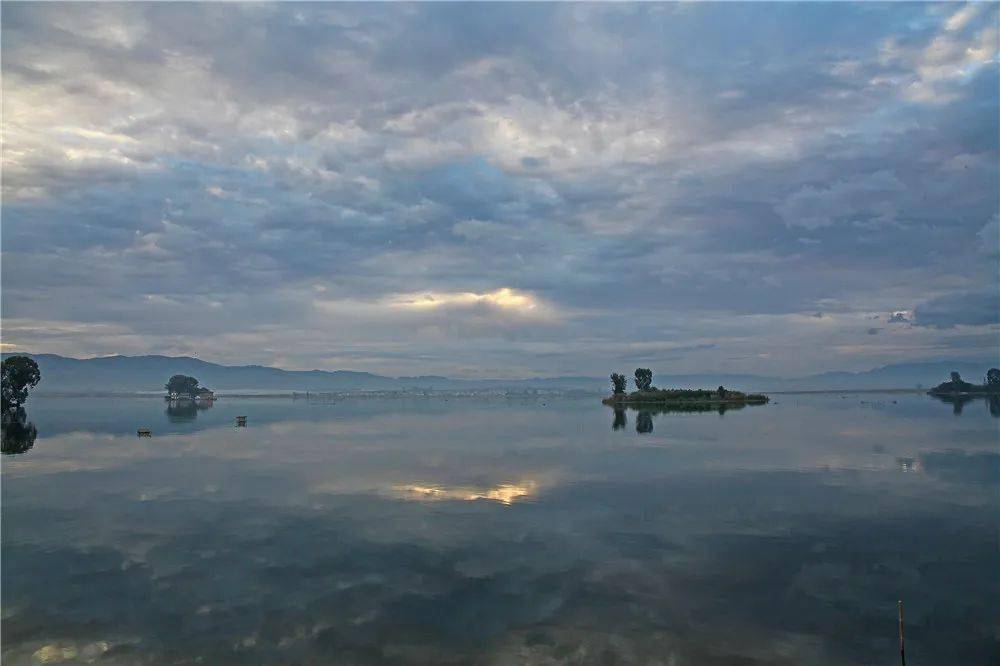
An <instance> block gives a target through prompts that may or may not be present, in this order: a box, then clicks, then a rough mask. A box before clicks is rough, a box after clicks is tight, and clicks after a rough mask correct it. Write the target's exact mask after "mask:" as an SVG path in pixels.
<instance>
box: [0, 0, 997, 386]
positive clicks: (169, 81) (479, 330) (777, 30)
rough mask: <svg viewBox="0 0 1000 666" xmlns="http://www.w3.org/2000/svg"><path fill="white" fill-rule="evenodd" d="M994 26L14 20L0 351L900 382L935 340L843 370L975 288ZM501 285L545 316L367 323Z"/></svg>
mask: <svg viewBox="0 0 1000 666" xmlns="http://www.w3.org/2000/svg"><path fill="white" fill-rule="evenodd" d="M963 11H965V13H964V14H961V16H959V14H960V13H961V12H963ZM956 16H959V18H955V17H956ZM996 19H997V10H996V8H995V7H991V6H986V5H984V6H981V7H978V8H977V9H976V11H974V12H972V11H966V10H965V9H964V8H951V7H948V6H911V5H893V6H885V7H883V6H879V7H874V6H861V5H857V6H855V5H836V6H820V5H808V6H802V7H795V8H791V9H790V8H787V7H785V8H777V7H764V6H758V5H748V6H725V7H722V6H713V5H694V6H688V5H650V6H645V5H643V6H603V5H524V6H518V7H512V6H502V7H501V6H491V5H474V6H463V5H417V6H405V5H368V6H355V5H314V4H305V5H299V4H283V5H259V4H248V5H237V4H230V5H226V6H225V7H223V6H215V5H169V4H152V5H83V4H80V5H56V4H51V5H35V4H12V5H5V6H4V7H3V35H2V36H3V67H4V72H3V74H4V76H3V93H4V100H5V127H4V130H5V136H6V140H5V164H4V182H3V188H4V192H3V194H4V201H3V211H2V212H3V219H4V235H3V285H4V299H3V316H4V333H5V336H4V341H5V343H6V344H13V345H16V346H17V347H20V348H30V349H33V350H35V351H56V352H62V353H71V354H80V355H88V354H96V353H108V352H113V351H129V352H135V353H138V352H144V351H157V352H170V351H177V352H181V351H183V352H185V353H195V354H198V355H202V356H206V357H208V358H211V359H213V360H222V361H239V362H262V363H279V362H280V363H283V364H287V365H289V366H292V367H312V366H314V365H318V366H321V367H335V366H336V364H338V363H342V362H345V361H344V359H345V357H341V356H339V355H338V352H339V350H345V351H344V353H345V354H346V353H347V351H346V350H351V353H352V354H354V355H355V356H354V358H362V357H365V354H366V353H367V357H366V358H365V362H366V363H367V365H366V366H365V367H364V368H360V369H371V370H381V371H387V372H398V373H401V374H409V373H421V372H453V373H467V374H483V373H487V372H490V373H495V372H497V371H500V372H502V373H505V374H522V373H528V374H533V375H534V374H539V373H556V372H573V373H575V372H584V371H586V372H600V373H601V374H603V373H604V371H605V369H606V368H605V366H606V365H607V364H608V363H609V362H611V361H613V360H614V359H616V358H618V357H619V356H620V355H621V353H622V352H621V349H620V348H618V349H616V348H615V346H616V345H620V343H621V341H628V342H630V343H638V344H640V345H643V346H644V347H643V348H644V349H654V350H656V349H662V350H664V353H665V354H666V350H668V349H670V348H673V347H678V346H684V347H686V348H688V350H687V351H685V352H684V353H683V354H682V355H681V356H680V358H679V359H677V357H676V355H669V354H667V355H664V356H661V357H659V358H660V359H661V360H663V362H664V363H667V362H669V364H670V367H664V368H662V370H663V371H668V370H676V371H683V370H695V369H697V370H712V369H714V368H712V367H708V366H711V365H713V364H718V363H720V362H722V361H721V360H719V355H718V354H717V353H715V352H714V351H713V350H714V348H715V347H719V348H726V349H727V350H730V352H731V355H732V356H733V357H740V358H742V359H746V360H743V361H740V363H741V366H740V367H739V368H738V369H739V370H742V371H763V370H767V371H768V372H769V373H781V372H787V373H789V374H792V373H796V372H808V371H813V370H824V369H827V368H828V367H829V364H830V363H831V362H833V361H831V359H830V358H829V356H828V355H827V353H826V352H823V353H820V352H818V351H817V350H820V349H824V350H825V349H831V348H836V349H842V350H843V351H842V352H839V356H838V357H837V359H836V360H835V362H836V364H837V365H838V366H850V367H852V368H854V369H860V368H863V367H866V365H867V364H868V363H869V362H870V361H871V360H872V359H876V358H877V361H876V364H877V363H881V362H883V361H884V360H885V359H886V356H885V355H891V358H893V359H899V358H906V357H911V358H918V357H919V356H920V355H921V354H922V353H923V350H925V349H926V348H927V345H929V344H932V343H936V342H935V341H936V340H937V338H934V339H933V340H932V338H930V337H921V336H930V335H931V332H930V331H927V330H924V329H926V328H927V327H926V326H925V327H917V328H916V329H913V330H909V329H908V330H907V337H906V338H905V339H904V338H898V337H897V338H896V339H894V340H893V341H892V342H891V343H890V342H887V341H883V340H882V339H881V338H880V339H879V340H872V341H871V344H869V345H866V346H865V349H864V350H863V351H862V350H858V349H856V348H854V347H852V343H851V342H850V341H851V340H852V336H853V335H854V334H855V333H854V332H855V331H856V330H857V326H858V322H859V321H862V320H863V319H864V318H865V317H867V316H870V315H871V314H872V313H879V312H886V311H892V310H896V309H897V308H899V307H900V306H902V307H912V306H914V305H915V304H918V303H928V301H930V300H931V299H930V298H929V295H930V292H929V286H930V285H944V284H946V285H970V288H971V286H973V285H978V286H979V287H980V288H985V287H987V286H990V285H994V286H995V285H996V279H997V278H996V275H997V274H996V261H995V259H996V253H995V252H994V251H993V250H991V247H992V246H995V245H996V243H995V240H996V233H995V232H996V219H997V203H996V202H997V200H998V196H1000V193H998V187H997V182H998V177H1000V174H998V169H997V163H998V144H1000V137H998V129H997V126H996V122H995V119H996V115H997V113H998V99H1000V92H998V86H997V64H996V28H995V26H996ZM984 224H985V226H984ZM874 285H877V288H875V287H874ZM505 288H506V289H510V290H514V291H515V292H516V293H521V294H525V295H527V296H530V297H531V298H532V299H534V301H533V302H537V303H541V304H544V307H545V311H546V313H547V315H548V316H547V317H545V318H539V317H527V318H525V317H524V316H522V315H523V314H524V313H523V312H521V311H519V310H518V309H517V308H512V307H508V308H500V309H497V308H495V307H492V306H491V305H490V304H489V303H488V302H483V301H480V302H478V305H477V306H476V307H473V308H471V309H470V308H468V307H458V308H456V307H453V306H449V307H445V308H436V309H434V310H433V311H424V312H419V313H418V312H408V311H405V310H404V311H401V310H399V309H393V307H392V306H391V303H393V302H394V299H397V298H398V297H400V296H401V295H407V294H413V293H416V292H424V293H433V294H438V295H451V296H455V295H461V294H478V295H483V294H493V293H496V292H498V290H501V289H505ZM454 302H455V301H452V303H454ZM331 303H336V304H337V305H336V307H335V308H333V309H331V306H330V304H331ZM928 307H929V306H928V305H925V306H924V315H923V317H924V322H923V323H926V322H927V321H934V322H935V323H931V324H928V326H931V327H935V326H936V327H939V328H940V329H941V330H947V329H945V328H943V327H941V325H940V324H939V323H937V322H938V321H942V322H943V321H944V319H941V318H940V316H939V315H937V314H934V313H935V310H934V309H933V308H931V309H930V310H928ZM816 312H823V313H824V316H823V317H822V318H821V319H817V318H815V317H813V316H812V314H813V313H816ZM928 313H929V314H928ZM942 316H943V315H942ZM928 318H929V319H928ZM945 318H947V317H945ZM966 319H968V317H967V318H966ZM973 319H975V322H978V323H974V322H972V321H965V322H956V323H966V324H968V325H979V326H990V325H993V324H994V322H995V319H988V318H986V319H984V318H982V317H979V318H978V319H976V318H973ZM890 321H895V319H891V320H890ZM820 322H821V323H820ZM900 330H901V329H900ZM199 331H201V332H203V335H199ZM208 335H210V336H211V337H205V336H208ZM934 335H936V336H940V335H941V333H940V331H938V332H937V333H934ZM882 337H883V338H887V337H888V336H882ZM790 345H791V347H790ZM883 345H884V346H883ZM900 345H902V347H900ZM42 347H44V348H42ZM555 347H558V353H556V352H555V349H554V348H555ZM790 348H794V349H795V353H788V351H789V350H790ZM981 351H983V352H987V351H989V349H988V348H987V347H984V348H983V350H981ZM782 352H784V353H782ZM643 353H650V352H643ZM880 353H881V354H883V356H882V357H877V355H878V354H880ZM644 358H645V357H644ZM655 361H656V355H655V353H653V357H652V358H650V361H649V362H650V363H653V362H655ZM348 362H351V363H355V362H358V363H360V362H361V361H348ZM775 364H779V365H780V367H775ZM354 367H358V366H354Z"/></svg>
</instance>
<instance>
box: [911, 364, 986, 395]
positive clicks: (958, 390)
mask: <svg viewBox="0 0 1000 666" xmlns="http://www.w3.org/2000/svg"><path fill="white" fill-rule="evenodd" d="M927 395H933V396H937V397H954V396H1000V369H998V368H990V369H989V370H987V371H986V376H985V377H984V378H983V383H982V384H970V383H969V382H967V381H964V380H963V379H962V377H961V375H959V374H958V373H957V372H952V373H951V381H948V382H942V383H941V384H938V385H937V386H935V387H934V388H932V389H931V390H930V391H928V392H927Z"/></svg>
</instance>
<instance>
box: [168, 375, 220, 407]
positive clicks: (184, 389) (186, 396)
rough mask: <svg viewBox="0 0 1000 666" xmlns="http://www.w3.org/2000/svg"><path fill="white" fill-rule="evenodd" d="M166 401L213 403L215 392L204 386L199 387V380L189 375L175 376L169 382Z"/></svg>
mask: <svg viewBox="0 0 1000 666" xmlns="http://www.w3.org/2000/svg"><path fill="white" fill-rule="evenodd" d="M164 388H165V389H167V395H166V396H164V398H165V399H166V400H169V401H170V402H172V403H177V402H198V403H211V402H213V401H214V400H215V392H214V391H212V390H211V389H209V388H205V387H204V386H199V384H198V380H197V379H195V378H194V377H188V376H187V375H174V376H173V377H171V378H170V381H168V382H167V384H166V386H164Z"/></svg>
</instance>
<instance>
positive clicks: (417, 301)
mask: <svg viewBox="0 0 1000 666" xmlns="http://www.w3.org/2000/svg"><path fill="white" fill-rule="evenodd" d="M389 303H390V304H391V305H393V306H394V307H398V308H403V309H411V310H434V309H437V308H449V307H470V306H475V305H486V306H490V307H494V308H497V309H499V310H509V311H513V312H517V313H520V314H530V313H540V312H542V311H543V310H545V309H546V308H545V307H544V306H543V304H542V303H541V301H539V300H538V299H537V298H536V297H535V296H533V295H532V294H529V293H527V292H523V291H517V290H515V289H511V288H509V287H503V288H501V289H496V290H494V291H488V292H483V293H476V292H473V291H462V292H451V293H447V292H420V293H415V294H402V295H399V296H395V297H393V298H392V299H390V301H389Z"/></svg>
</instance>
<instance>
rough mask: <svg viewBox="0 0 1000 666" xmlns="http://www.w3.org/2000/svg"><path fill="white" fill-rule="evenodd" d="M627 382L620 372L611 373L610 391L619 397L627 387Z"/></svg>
mask: <svg viewBox="0 0 1000 666" xmlns="http://www.w3.org/2000/svg"><path fill="white" fill-rule="evenodd" d="M627 382H628V380H627V379H626V378H625V375H623V374H622V373H620V372H612V373H611V390H612V391H614V393H615V395H621V394H623V393H625V388H626V386H627Z"/></svg>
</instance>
